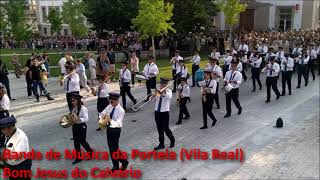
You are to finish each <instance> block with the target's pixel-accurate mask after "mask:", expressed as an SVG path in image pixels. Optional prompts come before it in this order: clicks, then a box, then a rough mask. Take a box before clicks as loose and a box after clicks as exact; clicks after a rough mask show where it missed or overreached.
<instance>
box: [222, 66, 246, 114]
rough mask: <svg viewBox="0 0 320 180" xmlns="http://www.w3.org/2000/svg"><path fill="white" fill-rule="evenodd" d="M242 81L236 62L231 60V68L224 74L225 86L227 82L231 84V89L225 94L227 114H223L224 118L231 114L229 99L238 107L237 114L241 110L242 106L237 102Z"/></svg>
mask: <svg viewBox="0 0 320 180" xmlns="http://www.w3.org/2000/svg"><path fill="white" fill-rule="evenodd" d="M241 81H242V75H241V73H240V72H239V71H238V70H237V62H235V61H232V62H231V70H230V71H228V72H227V73H226V76H225V78H224V82H225V86H226V85H228V84H229V83H230V84H231V85H232V89H231V91H229V92H228V93H227V94H226V109H227V114H226V115H225V116H224V118H227V117H230V116H231V99H232V101H233V103H234V105H235V106H236V107H237V108H238V115H240V114H241V112H242V107H241V105H240V102H239V99H238V98H239V86H240V84H241Z"/></svg>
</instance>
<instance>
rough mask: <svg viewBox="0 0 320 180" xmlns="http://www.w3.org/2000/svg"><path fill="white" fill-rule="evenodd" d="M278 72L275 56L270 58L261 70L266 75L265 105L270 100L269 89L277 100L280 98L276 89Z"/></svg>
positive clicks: (278, 67)
mask: <svg viewBox="0 0 320 180" xmlns="http://www.w3.org/2000/svg"><path fill="white" fill-rule="evenodd" d="M279 71H280V66H279V64H278V63H276V56H271V57H270V62H269V63H268V64H267V65H266V67H264V68H263V69H262V72H266V73H267V79H266V84H267V100H266V103H269V102H270V98H271V92H270V91H271V87H272V89H273V91H274V92H275V94H276V95H277V100H278V99H279V98H280V92H279V90H278V87H277V80H278V73H279Z"/></svg>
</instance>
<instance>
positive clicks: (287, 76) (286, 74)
mask: <svg viewBox="0 0 320 180" xmlns="http://www.w3.org/2000/svg"><path fill="white" fill-rule="evenodd" d="M291 78H292V71H282V94H286V84H288V90H289V94H291Z"/></svg>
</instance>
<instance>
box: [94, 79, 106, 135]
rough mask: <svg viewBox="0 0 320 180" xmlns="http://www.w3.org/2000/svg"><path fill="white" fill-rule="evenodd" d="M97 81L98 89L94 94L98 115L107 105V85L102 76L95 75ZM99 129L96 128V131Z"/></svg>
mask: <svg viewBox="0 0 320 180" xmlns="http://www.w3.org/2000/svg"><path fill="white" fill-rule="evenodd" d="M97 78H98V81H99V87H98V89H97V91H96V92H95V94H96V95H97V96H98V100H97V110H98V114H100V113H101V112H102V111H103V110H104V109H105V108H106V107H107V106H108V105H109V85H108V84H107V83H106V82H105V78H104V76H102V75H97ZM100 130H101V128H100V127H99V128H97V129H96V131H100Z"/></svg>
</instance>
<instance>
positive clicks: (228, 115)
mask: <svg viewBox="0 0 320 180" xmlns="http://www.w3.org/2000/svg"><path fill="white" fill-rule="evenodd" d="M230 116H231V115H230V114H226V115H224V116H223V117H224V118H227V117H230Z"/></svg>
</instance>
